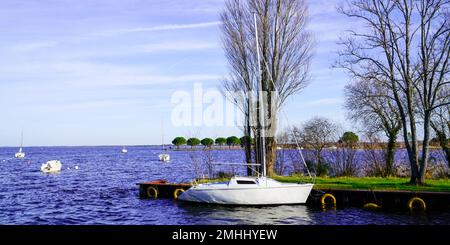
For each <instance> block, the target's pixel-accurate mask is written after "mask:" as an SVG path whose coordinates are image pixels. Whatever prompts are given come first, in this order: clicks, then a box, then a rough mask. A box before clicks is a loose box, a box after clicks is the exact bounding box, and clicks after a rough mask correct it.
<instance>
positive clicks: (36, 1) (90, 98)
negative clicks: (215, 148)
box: [0, 0, 351, 146]
mask: <svg viewBox="0 0 450 245" xmlns="http://www.w3.org/2000/svg"><path fill="white" fill-rule="evenodd" d="M307 2H308V4H309V9H310V15H311V18H310V24H309V28H310V30H311V31H312V32H313V35H314V38H315V40H316V43H317V45H316V48H315V55H314V58H313V62H312V67H311V74H312V81H311V83H310V85H309V86H308V87H307V88H305V89H304V90H303V91H302V92H301V93H299V94H296V95H295V96H293V97H291V98H290V99H289V100H288V102H287V104H286V106H285V108H284V109H283V110H284V114H285V115H287V118H288V119H287V120H282V123H281V127H286V126H290V125H299V124H301V123H302V122H304V121H305V120H308V119H310V118H312V117H314V116H323V117H328V118H330V119H333V120H335V121H336V122H338V123H341V124H342V125H344V127H345V125H351V124H350V123H349V122H347V121H346V118H345V110H344V108H343V87H344V86H345V84H346V83H347V82H348V79H349V78H348V77H347V75H346V74H345V73H344V72H343V71H342V70H338V69H334V68H332V65H333V63H334V62H335V61H336V57H337V54H336V52H337V50H338V48H339V47H338V45H337V41H338V38H339V36H342V35H343V34H345V31H346V30H347V29H349V27H350V25H351V22H349V21H348V19H346V18H345V17H344V16H342V15H340V14H338V13H337V12H336V6H337V5H338V4H339V2H340V1H338V0H309V1H307ZM223 5H224V0H190V1H185V0H169V1H166V0H28V1H17V0H2V1H0V35H1V38H0V115H1V116H0V146H17V145H19V144H20V135H21V131H23V134H24V145H25V146H59V145H64V146H70V145H148V144H161V142H162V137H164V139H165V143H168V142H170V141H171V139H172V138H174V137H176V136H185V137H198V138H203V137H212V138H216V137H219V136H230V135H238V136H239V135H242V133H241V130H240V128H239V127H236V126H233V125H220V126H217V125H216V126H214V125H212V126H211V125H202V124H199V125H197V126H195V123H194V124H193V125H191V126H187V125H179V124H178V123H176V122H174V120H173V111H174V110H175V108H176V107H177V106H178V105H179V104H180V103H178V104H177V103H174V102H177V101H176V99H175V100H174V94H176V93H184V94H190V95H192V94H193V90H194V88H195V86H201V88H202V90H203V92H205V93H207V92H208V91H214V90H217V89H218V88H219V87H220V85H221V82H222V81H223V79H224V78H225V77H226V76H227V74H228V65H227V61H226V59H225V57H224V53H223V50H222V46H221V32H220V24H221V23H220V21H219V14H220V12H221V11H222V9H223ZM193 101H194V99H192V101H191V102H192V103H193V104H194V102H193ZM178 102H179V101H178ZM183 104H184V102H183Z"/></svg>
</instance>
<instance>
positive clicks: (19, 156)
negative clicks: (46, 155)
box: [14, 131, 25, 158]
mask: <svg viewBox="0 0 450 245" xmlns="http://www.w3.org/2000/svg"><path fill="white" fill-rule="evenodd" d="M21 135H22V136H21V140H20V148H19V152H16V154H15V155H14V157H15V158H24V157H25V152H23V150H22V147H23V131H22V134H21Z"/></svg>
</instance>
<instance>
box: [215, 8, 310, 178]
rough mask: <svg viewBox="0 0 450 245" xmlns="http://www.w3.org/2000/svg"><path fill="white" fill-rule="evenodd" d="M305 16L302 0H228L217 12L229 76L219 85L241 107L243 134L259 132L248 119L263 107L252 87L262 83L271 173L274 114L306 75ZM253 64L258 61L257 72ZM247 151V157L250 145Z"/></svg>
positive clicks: (270, 170) (303, 83) (299, 87)
mask: <svg viewBox="0 0 450 245" xmlns="http://www.w3.org/2000/svg"><path fill="white" fill-rule="evenodd" d="M254 14H256V26H257V28H258V39H259V40H260V42H259V44H260V45H259V47H258V49H259V51H260V52H261V58H262V59H261V63H260V64H258V62H257V57H256V45H255V43H256V42H255V36H256V35H255V27H254V19H253V15H254ZM307 20H308V14H307V6H306V3H305V1H304V0H242V1H239V0H228V1H227V2H226V4H225V9H224V11H223V12H222V14H221V21H222V22H223V25H222V30H223V45H224V48H225V55H226V58H227V60H228V63H229V66H230V67H229V68H230V76H229V79H227V80H225V81H224V82H223V87H224V90H225V91H228V92H232V93H229V97H228V98H229V99H230V100H231V101H233V102H234V103H236V104H238V106H239V108H241V110H242V111H243V113H244V116H245V118H246V123H245V124H246V125H245V135H247V136H251V134H252V133H253V134H255V132H259V130H258V131H257V130H255V129H256V128H257V127H261V125H259V124H258V123H256V124H255V123H254V120H252V115H254V113H253V112H256V119H257V120H256V122H259V121H260V120H258V119H259V118H260V115H261V114H262V113H259V110H256V109H255V107H256V108H260V104H259V103H260V101H258V102H257V103H256V104H254V103H252V100H251V98H252V97H254V95H253V93H252V92H251V91H255V90H256V88H258V86H257V85H258V83H261V84H262V87H261V88H260V89H261V90H262V92H265V94H266V95H267V97H266V99H265V100H264V107H263V108H264V109H265V111H264V114H263V115H265V117H266V118H264V119H267V121H268V122H269V124H267V125H265V130H266V131H267V132H269V135H268V136H266V139H265V142H266V152H267V154H266V162H267V170H268V174H269V175H270V174H272V173H273V165H274V162H275V159H276V140H275V135H276V130H277V128H276V118H277V114H278V113H279V110H280V109H281V108H282V106H283V104H284V103H285V101H286V99H287V98H288V97H290V96H291V95H293V94H295V93H298V92H299V91H301V90H302V89H303V88H304V87H305V86H306V85H307V82H308V81H309V66H310V61H311V53H312V51H311V49H312V45H313V42H312V39H311V35H310V33H309V32H308V31H307V30H306V25H307ZM258 67H261V73H260V74H259V69H258ZM242 91H244V92H242ZM236 92H237V93H236ZM255 144H256V145H259V144H261V141H260V135H255ZM246 148H247V149H250V146H247V147H246ZM256 148H257V147H255V149H256ZM255 155H256V161H258V162H261V159H260V158H261V156H260V155H261V154H255ZM246 156H247V162H249V161H250V159H249V156H250V154H249V150H247V153H246Z"/></svg>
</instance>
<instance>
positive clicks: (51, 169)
mask: <svg viewBox="0 0 450 245" xmlns="http://www.w3.org/2000/svg"><path fill="white" fill-rule="evenodd" d="M61 168H62V164H61V162H60V161H58V160H52V161H48V162H46V163H44V164H42V165H41V171H42V172H44V173H57V172H60V171H61Z"/></svg>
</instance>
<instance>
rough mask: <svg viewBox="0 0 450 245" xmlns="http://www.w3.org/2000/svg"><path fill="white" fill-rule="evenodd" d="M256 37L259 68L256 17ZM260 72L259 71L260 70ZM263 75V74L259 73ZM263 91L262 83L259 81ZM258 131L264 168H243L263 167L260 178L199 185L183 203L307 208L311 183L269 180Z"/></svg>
mask: <svg viewBox="0 0 450 245" xmlns="http://www.w3.org/2000/svg"><path fill="white" fill-rule="evenodd" d="M255 30H256V32H255V35H256V47H257V49H256V50H257V57H258V64H260V56H259V48H258V47H259V44H258V30H257V25H256V14H255ZM258 68H259V70H260V67H259V66H258ZM259 73H261V72H259ZM260 82H261V84H260V85H259V86H260V88H262V80H261V79H260ZM258 93H259V94H258V95H259V96H258V99H259V100H260V101H262V99H263V97H262V95H261V93H260V92H259V91H258ZM260 104H261V106H262V110H261V111H262V115H261V117H260V118H263V120H260V121H261V128H264V120H265V116H264V108H263V106H264V103H260ZM261 128H258V129H257V130H259V134H258V135H260V140H261V144H259V145H258V148H259V150H260V152H261V153H262V154H261V164H258V163H256V164H243V165H256V166H261V167H262V173H261V176H259V174H258V176H257V177H239V176H234V177H232V178H231V179H230V180H229V181H226V182H215V183H206V184H198V185H194V186H193V187H191V188H189V189H187V190H186V191H185V192H183V193H181V195H180V196H179V197H178V199H179V200H181V201H186V202H195V203H208V204H220V205H284V204H304V203H306V200H307V199H308V196H309V194H310V192H311V190H312V188H313V186H314V184H312V183H302V184H291V183H289V184H288V183H281V182H278V181H276V180H274V179H272V178H269V177H268V176H267V173H266V152H265V135H264V130H261Z"/></svg>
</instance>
